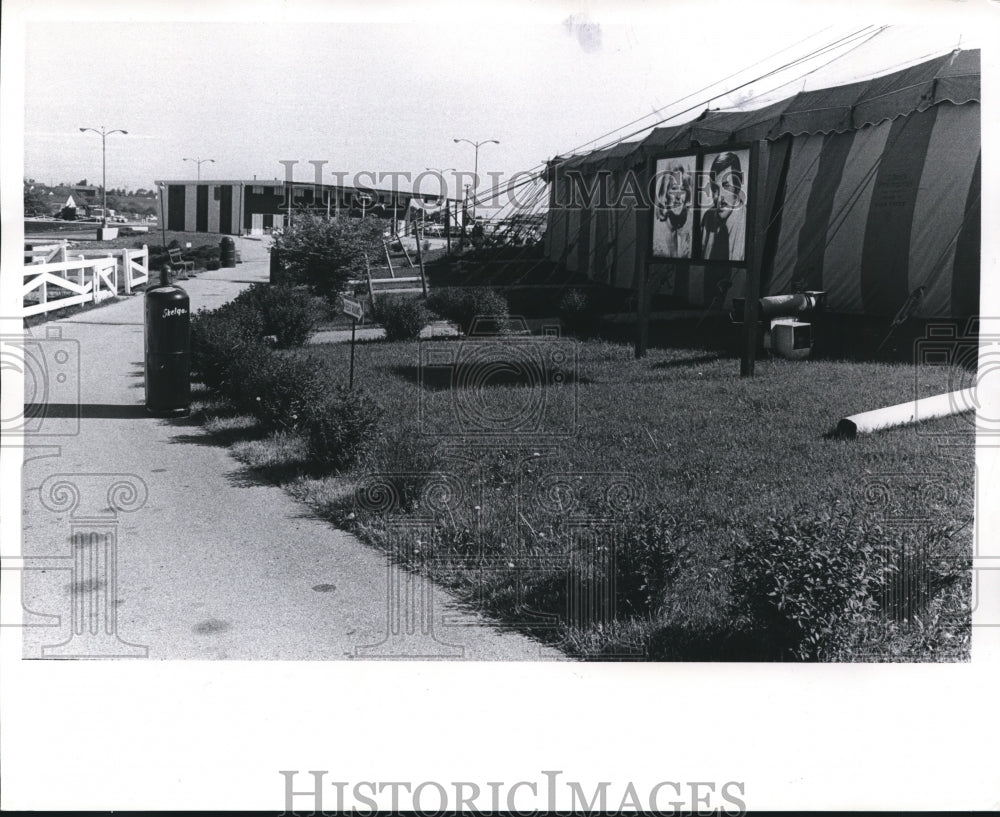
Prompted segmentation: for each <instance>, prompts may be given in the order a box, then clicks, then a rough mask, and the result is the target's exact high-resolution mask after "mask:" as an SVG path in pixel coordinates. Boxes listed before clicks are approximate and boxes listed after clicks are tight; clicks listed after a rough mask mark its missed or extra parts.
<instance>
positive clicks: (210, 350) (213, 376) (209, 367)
mask: <svg viewBox="0 0 1000 817" xmlns="http://www.w3.org/2000/svg"><path fill="white" fill-rule="evenodd" d="M263 335H264V321H263V318H262V316H261V314H260V312H258V311H257V310H255V309H253V308H250V307H249V306H248V305H247V304H245V303H244V304H240V303H236V302H235V301H231V302H229V303H227V304H224V305H223V306H221V307H219V308H218V309H214V310H211V311H208V310H204V309H201V310H199V311H198V312H197V313H196V314H195V315H194V316H193V317H192V319H191V369H192V371H193V372H194V373H195V374H196V375H197V376H198V377H199V378H200V379H201V382H202V383H204V384H205V385H206V386H208V387H209V388H210V389H213V390H214V391H222V390H223V389H224V387H225V384H226V383H227V381H228V380H229V379H230V374H231V368H232V366H233V365H234V363H236V362H238V361H242V360H246V359H248V358H251V357H253V356H255V355H261V354H263V353H264V352H265V351H266V350H265V349H264V345H263V342H262V340H261V339H262V338H263Z"/></svg>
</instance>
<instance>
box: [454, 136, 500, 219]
mask: <svg viewBox="0 0 1000 817" xmlns="http://www.w3.org/2000/svg"><path fill="white" fill-rule="evenodd" d="M454 142H455V144H458V143H459V142H468V143H469V144H470V145H472V146H473V147H474V148H475V149H476V164H475V169H474V170H473V175H474V176H475V177H476V178H475V188H474V190H473V191H472V192H473V196H472V220H473V221H475V220H476V199H477V198H478V196H479V146H480V145H488V144H490V143H491V142H492V143H493V144H495V145H499V144H500V140H499V139H483V141H481V142H473V141H472V140H471V139H455V140H454Z"/></svg>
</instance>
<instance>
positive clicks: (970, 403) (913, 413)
mask: <svg viewBox="0 0 1000 817" xmlns="http://www.w3.org/2000/svg"><path fill="white" fill-rule="evenodd" d="M974 392H975V389H972V388H969V389H962V390H961V391H952V392H948V393H946V394H936V395H934V396H933V397H924V398H921V399H920V400H911V401H910V402H908V403H900V404H898V405H895V406H886V407H885V408H880V409H875V410H874V411H865V412H862V413H861V414H852V415H851V416H850V417H845V418H844V419H843V420H841V421H840V422H839V423H837V434H838V435H839V436H844V437H855V436H857V435H858V434H870V433H872V432H873V431H882V430H884V429H887V428H896V427H897V426H905V425H910V424H911V423H919V422H922V421H924V420H933V419H935V418H938V417H950V416H952V415H953V414H963V413H965V412H967V411H975V409H976V402H975V394H974Z"/></svg>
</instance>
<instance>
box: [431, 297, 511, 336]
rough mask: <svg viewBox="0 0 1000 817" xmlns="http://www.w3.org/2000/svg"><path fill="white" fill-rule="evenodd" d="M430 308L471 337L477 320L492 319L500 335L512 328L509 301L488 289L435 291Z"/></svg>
mask: <svg viewBox="0 0 1000 817" xmlns="http://www.w3.org/2000/svg"><path fill="white" fill-rule="evenodd" d="M427 307H428V308H429V309H431V310H432V311H433V312H436V313H437V314H438V315H440V316H441V317H442V318H444V319H445V320H448V321H452V322H453V323H456V324H458V328H459V329H460V330H461V331H462V333H463V334H466V335H468V334H470V333H471V332H472V330H473V325H474V323H475V319H476V318H492V319H493V321H491V323H492V322H495V324H496V328H497V330H498V331H500V332H504V331H507V330H508V328H509V322H508V321H509V318H510V308H509V307H508V305H507V299H506V298H504V297H503V295H501V294H500V293H499V292H497V291H496V290H493V289H488V288H487V287H473V288H470V289H464V288H460V287H446V288H444V289H438V290H432V291H431V293H430V295H428V297H427Z"/></svg>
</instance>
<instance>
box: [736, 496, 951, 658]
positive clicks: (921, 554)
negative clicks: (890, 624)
mask: <svg viewBox="0 0 1000 817" xmlns="http://www.w3.org/2000/svg"><path fill="white" fill-rule="evenodd" d="M927 537H928V532H927V531H920V532H909V533H906V532H903V533H900V532H896V531H894V532H891V533H890V532H888V531H886V530H885V529H884V528H883V527H882V526H881V525H880V524H879V523H878V522H872V521H866V520H863V519H860V518H857V517H853V516H851V515H849V514H847V513H846V512H843V511H835V512H823V513H808V512H805V513H799V514H788V515H786V516H782V517H777V518H771V519H769V520H768V522H767V523H766V524H765V525H758V526H754V527H752V528H751V529H750V530H749V531H748V532H746V533H743V534H740V535H739V536H738V538H737V542H736V549H735V553H734V561H733V570H732V575H731V584H730V595H731V599H732V611H733V615H734V618H735V621H736V623H737V625H738V626H739V627H741V628H742V629H744V630H749V631H751V632H752V633H754V634H755V635H756V637H757V638H758V639H759V640H760V642H761V643H760V646H761V647H762V648H763V649H764V651H765V654H767V655H768V656H769V657H773V658H786V657H795V658H799V659H821V658H825V657H828V656H829V655H831V654H832V653H835V652H836V651H837V649H838V646H839V645H840V643H841V641H842V640H843V639H844V638H847V637H849V634H850V631H852V630H855V631H856V630H858V629H859V628H863V627H865V626H867V625H870V624H871V623H872V622H874V621H877V620H879V619H880V618H885V617H886V616H887V615H889V616H891V615H892V614H893V613H894V612H895V611H894V610H893V609H891V608H890V607H887V605H886V599H889V598H892V597H893V596H894V594H893V593H891V592H890V590H891V589H892V588H893V586H894V583H895V582H896V577H897V576H900V578H902V575H901V574H903V572H904V571H906V572H907V573H923V572H924V571H925V570H931V569H933V570H936V571H937V574H935V575H936V576H937V577H936V578H933V577H932V581H934V582H935V583H936V584H937V585H938V586H940V587H944V586H947V585H948V584H949V583H951V582H954V581H955V577H956V576H957V575H958V572H956V570H960V568H958V567H956V566H955V565H953V564H951V565H950V567H949V566H948V565H949V564H950V562H949V559H948V558H947V557H946V556H943V551H942V550H941V548H942V546H943V545H945V544H946V543H947V539H948V536H947V535H946V534H944V533H943V532H938V533H937V534H933V535H932V536H931V540H930V541H932V545H931V550H932V551H934V552H935V553H937V555H936V556H933V555H931V553H930V552H929V551H928V542H929V540H928V538H927ZM918 562H919V563H920V565H919V566H917V563H918ZM935 565H937V567H935ZM941 565H944V566H945V567H944V568H942V567H941ZM927 575H928V576H931V574H930V573H928V574H927ZM917 592H919V593H920V596H923V593H922V592H920V591H917ZM915 600H917V599H916V597H915V599H914V601H915ZM926 600H927V599H926V598H922V601H921V603H926ZM905 606H906V607H907V608H909V612H911V613H912V612H913V607H912V602H908V603H907V604H906V605H905Z"/></svg>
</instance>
